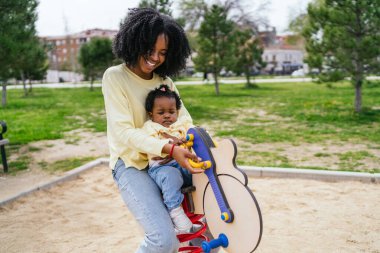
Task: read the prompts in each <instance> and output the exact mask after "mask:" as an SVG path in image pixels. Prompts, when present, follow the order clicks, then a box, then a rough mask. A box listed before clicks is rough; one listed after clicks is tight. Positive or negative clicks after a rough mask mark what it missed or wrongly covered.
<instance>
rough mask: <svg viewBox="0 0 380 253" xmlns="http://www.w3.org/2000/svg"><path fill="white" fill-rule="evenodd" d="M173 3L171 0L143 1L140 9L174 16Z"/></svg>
mask: <svg viewBox="0 0 380 253" xmlns="http://www.w3.org/2000/svg"><path fill="white" fill-rule="evenodd" d="M171 6H172V1H170V0H141V2H140V3H139V7H140V8H153V9H155V10H157V11H159V12H160V13H163V14H166V15H169V16H172V10H171Z"/></svg>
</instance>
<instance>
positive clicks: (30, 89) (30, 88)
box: [29, 79, 32, 93]
mask: <svg viewBox="0 0 380 253" xmlns="http://www.w3.org/2000/svg"><path fill="white" fill-rule="evenodd" d="M29 92H30V93H31V92H32V80H30V79H29Z"/></svg>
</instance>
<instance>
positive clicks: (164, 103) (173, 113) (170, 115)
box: [150, 97, 178, 127]
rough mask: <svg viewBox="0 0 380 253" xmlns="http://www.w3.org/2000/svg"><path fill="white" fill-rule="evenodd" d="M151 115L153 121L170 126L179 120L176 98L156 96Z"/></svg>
mask: <svg viewBox="0 0 380 253" xmlns="http://www.w3.org/2000/svg"><path fill="white" fill-rule="evenodd" d="M150 116H151V119H152V121H153V122H156V123H158V124H161V125H163V126H165V127H169V126H170V125H171V124H173V123H174V122H176V121H177V117H178V110H177V108H176V101H175V99H174V98H167V97H159V98H156V99H155V100H154V104H153V110H152V113H150Z"/></svg>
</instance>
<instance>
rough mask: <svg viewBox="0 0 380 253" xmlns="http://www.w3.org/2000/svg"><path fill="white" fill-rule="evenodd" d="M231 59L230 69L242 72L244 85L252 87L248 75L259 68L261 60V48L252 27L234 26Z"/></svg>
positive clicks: (238, 72) (261, 63)
mask: <svg viewBox="0 0 380 253" xmlns="http://www.w3.org/2000/svg"><path fill="white" fill-rule="evenodd" d="M233 49H234V50H233V56H234V57H233V59H232V60H231V66H230V69H231V70H232V71H234V72H235V73H237V74H240V73H244V75H245V77H246V79H247V83H246V87H247V88H250V87H252V86H253V85H252V83H251V81H250V75H251V73H252V71H254V70H255V69H257V68H261V66H262V65H263V61H262V58H261V55H262V54H263V48H262V47H261V45H260V42H259V40H258V39H256V38H255V37H254V34H253V31H252V29H242V28H239V27H236V30H235V32H234V43H233Z"/></svg>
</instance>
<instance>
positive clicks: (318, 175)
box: [0, 158, 380, 207]
mask: <svg viewBox="0 0 380 253" xmlns="http://www.w3.org/2000/svg"><path fill="white" fill-rule="evenodd" d="M108 163H109V159H108V158H98V159H96V160H94V161H91V162H89V163H86V164H84V165H82V166H80V167H78V168H75V169H73V170H70V171H68V172H66V173H65V174H64V175H63V176H61V177H59V178H57V179H54V180H52V181H50V182H47V183H45V184H42V185H38V186H36V187H33V188H31V189H30V190H27V191H24V192H21V193H19V194H16V195H15V196H13V197H10V198H7V199H5V200H1V201H0V207H1V206H3V205H6V204H8V203H10V202H12V201H15V200H16V199H18V198H21V197H24V196H27V195H29V194H31V193H33V192H35V191H39V190H46V189H49V188H51V187H53V186H55V185H57V184H61V183H63V182H66V181H69V180H72V179H75V178H77V177H78V176H79V175H80V174H81V173H82V172H85V171H87V170H89V169H92V168H94V167H96V166H98V165H108ZM238 168H239V169H241V170H243V171H244V172H245V173H246V174H247V176H253V177H273V178H299V179H312V180H320V181H327V182H336V181H360V182H363V183H380V173H374V174H371V173H365V172H343V171H325V170H310V169H294V168H272V167H255V166H238Z"/></svg>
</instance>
